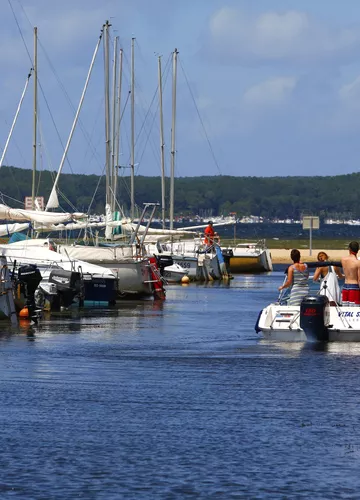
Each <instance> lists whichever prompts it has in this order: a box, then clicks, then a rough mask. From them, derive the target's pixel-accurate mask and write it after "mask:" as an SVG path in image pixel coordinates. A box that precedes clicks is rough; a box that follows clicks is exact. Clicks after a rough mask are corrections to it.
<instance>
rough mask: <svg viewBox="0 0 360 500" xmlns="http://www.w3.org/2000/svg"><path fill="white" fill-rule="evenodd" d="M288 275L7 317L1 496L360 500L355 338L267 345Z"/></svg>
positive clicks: (2, 340)
mask: <svg viewBox="0 0 360 500" xmlns="http://www.w3.org/2000/svg"><path fill="white" fill-rule="evenodd" d="M282 280H283V274H282V273H273V274H272V275H271V274H269V275H261V276H253V275H247V276H238V277H236V279H235V280H233V281H232V282H231V284H230V285H229V286H218V285H217V284H216V283H215V284H214V285H210V286H196V285H190V286H187V287H184V286H183V287H181V286H173V287H168V297H167V300H166V302H165V303H164V304H163V305H161V304H156V303H153V302H145V303H126V304H124V305H122V306H121V307H120V308H118V309H117V310H104V309H98V310H96V309H95V310H92V311H87V312H86V313H85V314H82V315H81V316H80V315H78V314H77V313H76V312H73V313H71V314H70V313H67V314H63V315H59V316H58V317H56V316H55V317H53V318H51V320H44V321H43V322H42V324H41V326H40V327H38V328H36V329H35V330H34V331H28V330H27V329H26V327H24V328H22V329H21V330H20V332H9V331H6V330H4V327H3V326H2V327H0V328H2V330H1V331H0V384H1V385H0V424H1V437H0V466H1V474H0V498H1V499H3V498H23V499H47V500H48V499H62V500H63V499H74V498H84V499H106V500H111V499H122V498H124V499H184V498H196V499H198V498H200V499H235V498H244V499H265V498H266V499H267V498H271V499H297V498H299V499H309V498H311V499H339V498H341V499H345V498H349V499H358V498H359V496H360V493H359V492H360V479H359V466H360V426H359V424H360V406H359V401H360V375H359V371H360V370H359V366H360V344H359V345H358V344H347V345H345V344H329V345H328V346H319V345H317V344H301V343H297V344H286V343H283V344H281V343H273V342H268V341H264V340H263V339H262V338H261V337H260V336H258V335H257V334H256V333H255V331H254V324H255V321H256V319H257V314H258V311H259V309H260V308H261V307H262V306H264V305H266V304H267V303H268V302H270V301H271V300H272V299H273V298H274V297H275V296H276V293H275V290H276V288H277V286H279V284H280V283H281V282H282Z"/></svg>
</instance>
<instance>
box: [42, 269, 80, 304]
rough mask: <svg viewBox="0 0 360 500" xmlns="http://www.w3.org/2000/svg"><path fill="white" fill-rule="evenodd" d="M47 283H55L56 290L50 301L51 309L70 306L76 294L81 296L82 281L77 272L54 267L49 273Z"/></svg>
mask: <svg viewBox="0 0 360 500" xmlns="http://www.w3.org/2000/svg"><path fill="white" fill-rule="evenodd" d="M49 283H55V285H56V288H57V292H58V293H57V296H56V298H54V299H53V301H52V303H51V308H52V309H60V308H61V307H65V308H67V307H69V306H71V304H72V303H73V301H74V298H75V297H76V296H79V298H81V294H82V292H83V282H82V277H81V274H80V273H78V272H75V271H65V270H64V269H55V270H53V271H51V273H50V276H49Z"/></svg>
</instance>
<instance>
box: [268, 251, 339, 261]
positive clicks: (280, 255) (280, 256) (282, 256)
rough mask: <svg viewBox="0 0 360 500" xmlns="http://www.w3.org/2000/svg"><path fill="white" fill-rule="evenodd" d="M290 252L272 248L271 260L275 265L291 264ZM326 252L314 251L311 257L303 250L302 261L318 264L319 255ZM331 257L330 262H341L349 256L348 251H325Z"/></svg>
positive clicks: (308, 252)
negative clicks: (342, 258)
mask: <svg viewBox="0 0 360 500" xmlns="http://www.w3.org/2000/svg"><path fill="white" fill-rule="evenodd" d="M290 251H291V250H288V249H285V248H270V249H269V252H270V254H271V260H272V263H273V264H291V263H292V260H291V258H290ZM321 251H324V249H323V248H318V249H312V252H311V253H312V255H310V250H309V249H306V250H301V249H300V252H301V260H302V261H303V262H316V261H317V254H318V253H319V252H321ZM325 251H326V253H327V254H328V255H329V258H330V260H341V257H346V255H348V250H344V249H340V250H339V249H338V250H325Z"/></svg>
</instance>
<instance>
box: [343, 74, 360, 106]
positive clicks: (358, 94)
mask: <svg viewBox="0 0 360 500" xmlns="http://www.w3.org/2000/svg"><path fill="white" fill-rule="evenodd" d="M339 97H340V100H341V101H342V102H343V103H344V104H346V105H350V106H355V105H356V106H359V105H360V76H358V77H357V78H355V80H353V81H352V82H350V83H347V84H345V85H343V86H342V87H341V88H340V89H339Z"/></svg>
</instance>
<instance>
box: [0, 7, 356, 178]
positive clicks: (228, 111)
mask: <svg viewBox="0 0 360 500" xmlns="http://www.w3.org/2000/svg"><path fill="white" fill-rule="evenodd" d="M106 20H109V22H110V23H111V29H110V52H111V55H110V59H111V65H112V61H113V46H114V38H115V37H116V36H118V37H119V46H121V47H122V49H123V51H124V66H123V83H122V100H121V106H122V121H121V132H120V135H121V139H120V150H121V156H120V164H121V166H122V167H123V168H122V169H121V172H122V173H123V175H128V173H129V169H128V168H127V167H128V166H129V164H130V130H131V125H130V99H129V89H130V60H131V55H130V46H131V38H132V37H134V38H135V136H136V148H135V164H136V174H138V175H149V176H152V175H160V172H161V167H160V139H159V98H158V68H157V65H158V57H159V56H161V59H162V68H163V87H164V90H163V102H164V105H163V106H164V133H165V161H166V172H167V174H169V172H170V156H171V155H170V151H171V117H172V66H171V55H172V52H173V51H174V49H175V48H177V49H178V51H179V56H178V67H177V80H176V82H177V92H176V103H177V106H176V109H177V112H176V134H175V137H176V154H175V175H176V176H177V177H187V176H200V175H233V176H289V175H290V176H293V175H305V176H306V175H340V174H343V173H353V172H358V171H359V162H360V4H359V2H358V0H347V1H346V2H340V0H333V1H329V0H317V1H316V2H314V1H313V0H272V1H271V2H270V1H268V0H221V1H220V0H181V1H178V2H175V1H172V0H151V1H150V0H132V1H131V2H129V1H128V0H102V1H101V2H99V1H98V0H71V1H70V0H62V1H61V2H52V1H49V0H2V2H1V16H0V65H1V68H2V72H1V79H0V96H1V97H0V151H1V152H2V151H3V148H4V146H5V143H6V140H7V137H8V133H9V130H10V127H11V124H12V121H13V118H14V115H15V112H16V109H17V106H18V103H19V100H20V96H21V94H22V91H23V88H24V85H25V81H26V78H27V75H28V73H29V70H30V68H31V67H32V65H33V62H32V59H33V27H34V26H36V27H37V28H38V79H39V94H38V102H39V108H38V117H39V120H38V123H39V127H38V141H37V144H38V158H37V165H38V169H51V170H54V171H57V169H58V167H59V164H60V161H61V157H62V154H63V151H64V145H65V144H66V142H67V139H68V136H69V133H70V130H71V126H72V122H73V119H74V116H75V110H76V108H77V106H78V103H79V99H80V96H81V93H82V91H83V87H84V84H85V80H86V76H87V73H88V70H89V66H90V61H91V58H92V56H93V53H94V50H95V46H96V44H97V41H98V39H99V35H100V32H101V29H102V26H103V24H104V22H105V21H106ZM110 78H112V77H111V76H110ZM104 116H105V115H104V63H103V48H102V45H101V47H100V49H99V52H98V55H97V58H96V61H95V65H94V68H93V71H92V75H91V78H90V82H89V87H88V90H87V93H86V95H85V99H84V104H83V108H82V110H81V113H80V120H79V123H78V125H77V127H76V129H75V133H74V136H73V139H72V142H71V144H70V148H69V153H68V159H67V161H66V163H65V165H64V168H63V172H66V173H79V174H82V173H88V174H97V175H101V174H102V173H103V172H104V165H105V119H104ZM32 151H33V78H30V82H29V85H28V89H27V92H26V94H25V97H24V100H23V103H22V107H21V110H20V113H19V116H18V120H17V122H16V125H15V128H14V133H13V135H12V138H11V140H10V142H9V147H8V150H7V153H6V156H5V160H4V165H14V166H17V167H21V168H32V154H33V153H32Z"/></svg>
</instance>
